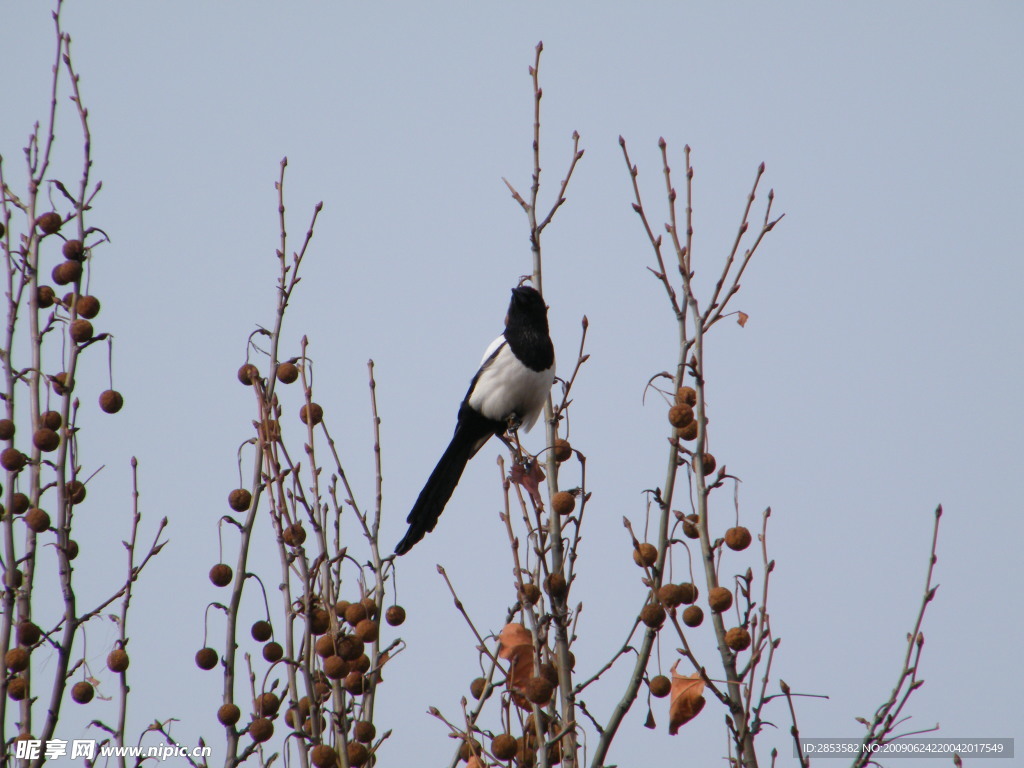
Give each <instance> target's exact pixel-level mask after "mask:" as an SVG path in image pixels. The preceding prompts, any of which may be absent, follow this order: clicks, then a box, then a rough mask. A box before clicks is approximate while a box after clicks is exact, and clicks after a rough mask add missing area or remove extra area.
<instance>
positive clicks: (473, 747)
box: [459, 738, 481, 763]
mask: <svg viewBox="0 0 1024 768" xmlns="http://www.w3.org/2000/svg"><path fill="white" fill-rule="evenodd" d="M480 750H481V746H480V742H479V741H477V740H476V739H473V738H470V739H466V738H463V739H462V743H461V744H459V760H461V761H462V762H464V763H468V762H469V759H470V758H471V757H474V756H475V757H479V756H480V754H481V751H480Z"/></svg>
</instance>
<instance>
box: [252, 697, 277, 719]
mask: <svg viewBox="0 0 1024 768" xmlns="http://www.w3.org/2000/svg"><path fill="white" fill-rule="evenodd" d="M280 708H281V700H280V699H279V698H277V694H276V693H269V692H268V693H264V694H262V695H260V696H257V697H256V714H257V715H263V716H264V717H273V716H274V715H276V714H277V710H278V709H280Z"/></svg>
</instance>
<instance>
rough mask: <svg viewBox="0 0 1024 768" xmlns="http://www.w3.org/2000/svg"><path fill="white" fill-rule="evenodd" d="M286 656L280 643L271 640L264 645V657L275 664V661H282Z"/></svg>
mask: <svg viewBox="0 0 1024 768" xmlns="http://www.w3.org/2000/svg"><path fill="white" fill-rule="evenodd" d="M282 658H284V648H282V647H281V644H280V643H276V642H273V641H271V642H269V643H267V644H266V645H264V646H263V659H264V660H265V661H269V662H270V663H271V664H273V663H274V662H275V661H280V660H281V659H282Z"/></svg>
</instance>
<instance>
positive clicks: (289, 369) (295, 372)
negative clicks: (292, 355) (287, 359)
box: [277, 363, 299, 384]
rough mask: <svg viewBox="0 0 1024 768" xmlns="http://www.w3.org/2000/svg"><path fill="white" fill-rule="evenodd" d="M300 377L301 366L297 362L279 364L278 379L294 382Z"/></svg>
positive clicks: (282, 381)
mask: <svg viewBox="0 0 1024 768" xmlns="http://www.w3.org/2000/svg"><path fill="white" fill-rule="evenodd" d="M298 378H299V367H298V366H297V365H295V363H281V364H280V365H278V366H277V380H278V381H280V382H281V383H282V384H292V383H294V382H295V381H296V380H297V379H298Z"/></svg>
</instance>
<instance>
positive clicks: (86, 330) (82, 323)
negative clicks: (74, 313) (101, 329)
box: [68, 318, 93, 344]
mask: <svg viewBox="0 0 1024 768" xmlns="http://www.w3.org/2000/svg"><path fill="white" fill-rule="evenodd" d="M92 335H93V329H92V323H90V322H89V321H88V320H85V319H83V318H78V319H77V320H75V321H74V322H72V323H71V325H70V326H69V327H68V336H70V337H71V340H72V341H74V342H76V343H78V344H84V343H85V342H87V341H88V340H89V339H91V338H92Z"/></svg>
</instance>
